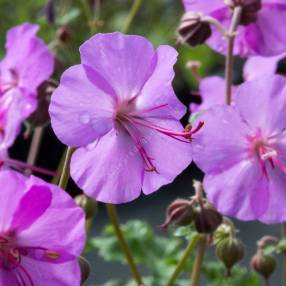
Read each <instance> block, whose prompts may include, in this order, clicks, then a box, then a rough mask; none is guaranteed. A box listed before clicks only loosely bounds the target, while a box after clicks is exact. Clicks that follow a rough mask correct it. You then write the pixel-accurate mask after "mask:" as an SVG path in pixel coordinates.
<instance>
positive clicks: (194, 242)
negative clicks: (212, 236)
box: [167, 234, 201, 286]
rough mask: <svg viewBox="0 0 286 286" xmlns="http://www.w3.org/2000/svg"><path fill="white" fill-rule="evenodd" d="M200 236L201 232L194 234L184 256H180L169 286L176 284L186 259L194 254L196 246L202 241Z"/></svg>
mask: <svg viewBox="0 0 286 286" xmlns="http://www.w3.org/2000/svg"><path fill="white" fill-rule="evenodd" d="M200 238H201V236H200V235H199V234H197V235H196V236H194V237H193V238H192V239H191V240H190V242H189V244H188V246H187V248H186V250H185V251H184V253H183V255H182V257H181V258H180V260H179V262H178V264H177V266H176V268H175V270H174V272H173V274H172V276H171V278H170V280H169V281H168V283H167V286H173V285H175V282H176V280H177V278H178V276H179V275H180V273H181V271H182V269H183V267H184V265H185V263H186V261H187V260H188V258H189V257H190V255H191V254H192V252H193V250H194V248H195V247H196V245H197V244H198V242H199V241H200Z"/></svg>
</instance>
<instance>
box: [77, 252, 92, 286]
mask: <svg viewBox="0 0 286 286" xmlns="http://www.w3.org/2000/svg"><path fill="white" fill-rule="evenodd" d="M78 262H79V266H80V274H81V282H80V285H83V284H84V282H85V281H86V280H87V279H88V277H89V275H90V264H89V262H88V261H87V260H86V259H85V258H84V257H82V256H80V257H79V258H78Z"/></svg>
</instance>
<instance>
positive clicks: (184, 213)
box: [162, 199, 194, 228]
mask: <svg viewBox="0 0 286 286" xmlns="http://www.w3.org/2000/svg"><path fill="white" fill-rule="evenodd" d="M193 219H194V211H193V206H192V203H191V201H189V200H184V199H176V200H175V201H174V202H172V203H171V204H170V206H169V207H168V209H167V215H166V221H165V223H164V224H163V225H162V227H163V228H167V227H168V225H170V224H175V225H179V226H185V225H188V224H191V223H192V221H193Z"/></svg>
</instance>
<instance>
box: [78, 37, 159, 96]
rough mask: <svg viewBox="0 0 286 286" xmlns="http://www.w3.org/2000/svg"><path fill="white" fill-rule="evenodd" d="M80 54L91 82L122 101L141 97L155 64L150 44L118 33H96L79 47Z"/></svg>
mask: <svg viewBox="0 0 286 286" xmlns="http://www.w3.org/2000/svg"><path fill="white" fill-rule="evenodd" d="M95 51H96V52H95ZM80 54H81V62H82V64H83V65H84V66H85V67H86V72H87V75H88V77H89V79H90V80H91V81H92V82H93V83H94V84H95V85H96V86H98V87H99V88H102V89H104V90H105V91H107V92H108V93H112V95H113V96H114V97H116V98H120V99H121V100H122V99H130V98H132V97H135V96H137V95H138V94H139V92H140V90H141V88H142V87H143V85H144V84H145V82H146V80H147V79H148V78H149V77H150V75H151V74H152V72H153V70H154V67H155V64H156V56H155V51H154V49H153V47H152V45H151V44H150V42H149V41H147V40H146V39H144V38H143V37H141V36H133V35H132V36H127V35H124V34H121V33H119V32H115V33H109V34H96V35H95V36H93V37H92V38H91V39H89V40H88V41H86V42H85V43H84V44H83V45H82V46H81V47H80Z"/></svg>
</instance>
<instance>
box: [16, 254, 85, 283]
mask: <svg viewBox="0 0 286 286" xmlns="http://www.w3.org/2000/svg"><path fill="white" fill-rule="evenodd" d="M23 267H24V268H25V269H27V271H30V273H31V274H32V279H33V282H34V284H35V285H41V286H51V285H53V286H71V285H72V286H80V268H79V264H78V262H77V261H76V260H75V261H71V262H66V263H62V264H51V263H49V264H47V263H46V262H42V261H37V262H36V263H35V261H34V260H33V259H30V258H28V257H24V258H23ZM31 270H32V271H31ZM22 275H23V274H22ZM16 285H17V284H16ZM28 285H29V284H28ZM11 286H12V285H11ZM13 286H14V285H13Z"/></svg>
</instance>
